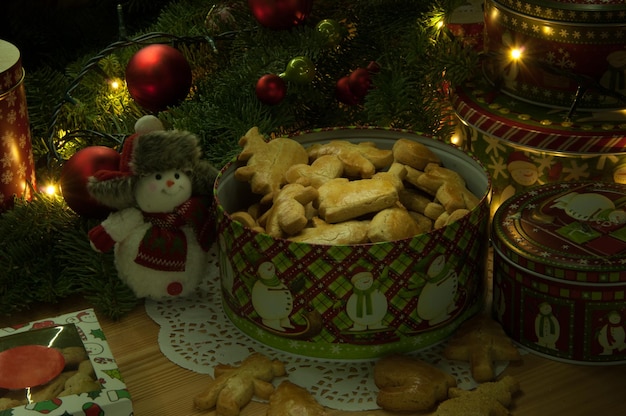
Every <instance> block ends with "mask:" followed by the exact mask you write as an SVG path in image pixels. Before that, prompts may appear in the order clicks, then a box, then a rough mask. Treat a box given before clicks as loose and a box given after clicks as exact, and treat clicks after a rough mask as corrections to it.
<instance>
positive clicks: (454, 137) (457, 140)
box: [450, 134, 463, 146]
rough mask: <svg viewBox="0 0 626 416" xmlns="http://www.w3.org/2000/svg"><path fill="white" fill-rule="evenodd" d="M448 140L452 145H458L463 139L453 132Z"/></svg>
mask: <svg viewBox="0 0 626 416" xmlns="http://www.w3.org/2000/svg"><path fill="white" fill-rule="evenodd" d="M450 142H451V143H452V144H454V145H457V146H460V145H461V144H463V139H461V136H459V135H458V134H453V135H452V137H450Z"/></svg>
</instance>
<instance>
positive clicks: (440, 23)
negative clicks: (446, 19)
mask: <svg viewBox="0 0 626 416" xmlns="http://www.w3.org/2000/svg"><path fill="white" fill-rule="evenodd" d="M443 25H444V23H443V19H442V20H439V21H438V22H437V23H436V24H435V27H436V28H437V30H441V29H442V28H443Z"/></svg>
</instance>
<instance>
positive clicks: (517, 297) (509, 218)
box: [492, 182, 626, 364]
mask: <svg viewBox="0 0 626 416" xmlns="http://www.w3.org/2000/svg"><path fill="white" fill-rule="evenodd" d="M492 242H493V248H494V272H493V285H494V287H493V296H494V299H493V312H494V315H495V317H496V319H497V320H498V321H499V322H500V323H501V325H502V327H503V328H504V329H505V331H506V332H507V333H508V335H509V336H510V337H511V338H512V339H513V340H515V341H516V342H518V343H519V344H521V345H522V346H524V347H526V348H528V349H530V350H532V351H534V352H536V353H539V354H542V355H546V356H548V357H551V358H555V359H558V360H564V361H572V362H578V363H581V362H584V363H590V364H621V363H626V185H622V184H616V183H608V182H567V183H553V184H548V185H543V186H539V187H535V188H532V189H529V190H528V191H526V192H523V193H520V194H517V195H516V196H514V197H512V198H510V199H508V200H507V201H506V202H505V203H504V204H502V205H501V206H500V207H499V208H498V210H497V211H496V214H495V216H494V219H493V226H492Z"/></svg>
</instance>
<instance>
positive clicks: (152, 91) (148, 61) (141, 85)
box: [126, 44, 192, 112]
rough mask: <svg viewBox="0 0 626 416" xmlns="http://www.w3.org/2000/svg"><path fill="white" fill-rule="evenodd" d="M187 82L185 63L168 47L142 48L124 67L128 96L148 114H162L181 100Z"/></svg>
mask: <svg viewBox="0 0 626 416" xmlns="http://www.w3.org/2000/svg"><path fill="white" fill-rule="evenodd" d="M191 80H192V76H191V67H190V66H189V63H188V62H187V59H185V56H184V55H183V54H182V53H180V52H179V51H178V49H175V48H173V47H171V46H168V45H161V44H154V45H150V46H146V47H145V48H143V49H140V50H139V51H138V52H137V53H135V55H133V57H132V58H130V61H128V65H127V66H126V85H127V86H128V92H129V93H130V95H131V97H133V99H134V100H135V101H136V102H137V104H139V105H140V106H142V107H143V108H145V109H147V110H150V111H155V112H156V111H162V110H165V109H166V108H167V107H169V106H173V105H176V104H178V103H179V102H181V101H182V100H184V99H185V97H187V94H189V89H190V88H191Z"/></svg>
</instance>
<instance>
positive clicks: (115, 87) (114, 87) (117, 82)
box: [109, 79, 120, 90]
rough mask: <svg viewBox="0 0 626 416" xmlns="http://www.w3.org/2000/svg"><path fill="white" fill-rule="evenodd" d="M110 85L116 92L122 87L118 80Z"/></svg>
mask: <svg viewBox="0 0 626 416" xmlns="http://www.w3.org/2000/svg"><path fill="white" fill-rule="evenodd" d="M109 85H110V86H111V88H113V89H114V90H116V89H118V88H119V87H120V82H119V81H118V80H115V79H114V80H112V81H111V82H110V83H109Z"/></svg>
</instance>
